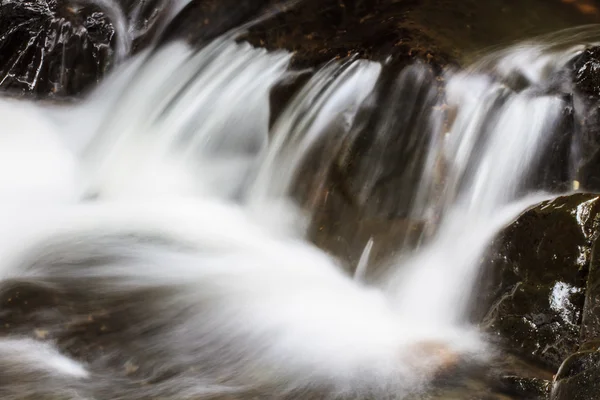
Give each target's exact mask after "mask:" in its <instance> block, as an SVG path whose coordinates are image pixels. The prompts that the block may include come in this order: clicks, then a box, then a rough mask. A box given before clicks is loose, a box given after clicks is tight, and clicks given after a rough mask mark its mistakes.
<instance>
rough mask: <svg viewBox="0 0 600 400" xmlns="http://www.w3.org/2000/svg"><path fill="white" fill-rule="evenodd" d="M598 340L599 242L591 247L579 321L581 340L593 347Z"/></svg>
mask: <svg viewBox="0 0 600 400" xmlns="http://www.w3.org/2000/svg"><path fill="white" fill-rule="evenodd" d="M598 340H600V242H599V241H598V240H596V242H595V243H594V246H593V248H592V254H591V262H590V268H589V273H588V278H587V286H586V293H585V307H584V310H583V317H582V321H581V341H582V342H584V343H586V346H587V347H589V348H593V347H594V346H595V344H596V343H597V341H598ZM595 341H596V342H595Z"/></svg>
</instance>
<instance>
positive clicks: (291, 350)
mask: <svg viewBox="0 0 600 400" xmlns="http://www.w3.org/2000/svg"><path fill="white" fill-rule="evenodd" d="M506 57H510V54H509V55H508V56H506ZM288 61H289V55H288V54H286V53H272V54H269V53H267V52H266V51H264V50H257V49H253V48H251V47H250V46H248V45H243V44H242V45H238V44H234V43H232V42H231V41H229V40H227V39H222V40H217V41H215V42H213V43H212V44H210V45H209V46H207V47H206V48H204V49H203V50H202V51H200V52H193V51H191V50H190V49H188V48H187V47H185V46H184V45H181V44H174V45H171V46H168V47H166V48H164V49H162V50H160V51H158V52H156V53H145V54H142V55H140V56H139V57H138V58H137V59H135V60H132V61H130V62H129V63H127V64H126V65H123V66H121V67H120V69H119V70H118V71H116V72H115V74H114V76H113V77H111V78H110V79H108V80H107V81H106V82H105V83H104V84H103V85H102V86H101V87H100V88H99V89H98V90H97V91H96V92H95V93H94V94H92V96H91V97H90V98H89V99H87V100H86V101H85V102H84V103H83V104H81V105H80V106H78V107H74V108H72V109H68V110H64V109H50V108H40V107H38V106H35V105H31V104H26V103H19V102H11V101H7V100H3V101H2V102H1V103H0V117H1V118H2V120H3V121H5V123H4V126H3V135H2V136H1V138H0V141H1V142H0V214H1V217H2V221H3V223H2V225H1V226H0V260H2V264H0V276H2V277H3V278H4V279H7V278H13V279H25V278H27V279H33V280H40V281H45V280H55V281H58V282H62V281H64V282H67V283H65V284H66V285H74V286H75V287H77V285H82V287H85V286H86V285H91V287H94V290H95V291H96V292H97V293H99V296H100V297H103V298H104V297H105V298H107V299H110V298H112V297H114V296H124V298H127V293H129V292H134V291H136V290H139V289H141V288H170V289H173V288H174V289H176V290H175V293H176V294H169V295H166V294H162V295H161V296H164V298H162V297H161V298H160V299H161V307H160V308H158V309H151V314H150V315H152V317H151V318H150V320H149V321H145V322H146V323H148V324H150V326H154V325H152V324H153V323H155V322H156V324H157V325H156V326H160V330H159V332H160V334H156V336H152V333H148V335H150V339H148V341H149V343H150V345H148V347H147V348H145V352H144V355H145V356H146V357H148V359H151V358H152V357H158V359H160V360H161V365H162V364H164V365H166V366H176V367H181V368H183V371H190V368H194V369H193V371H195V372H194V373H192V374H190V373H189V372H182V373H181V374H179V375H175V376H174V377H173V378H172V379H171V381H170V383H168V384H165V385H166V386H165V385H163V386H160V385H159V386H158V387H157V388H154V387H150V388H149V389H147V390H150V391H151V390H156V392H150V393H151V394H152V396H154V397H161V396H164V394H165V393H170V392H168V390H172V391H173V390H175V391H176V392H177V393H178V398H182V399H183V398H191V397H192V396H198V395H202V394H207V393H211V394H214V393H230V392H232V391H233V392H243V391H245V390H249V389H254V388H256V389H258V390H267V391H268V392H267V393H269V394H270V395H280V396H282V395H286V394H289V393H294V391H300V392H301V393H302V392H303V391H305V390H315V391H323V390H325V391H327V393H328V394H329V395H330V396H331V397H335V396H336V395H348V396H349V395H354V394H359V395H365V396H367V395H381V396H383V395H387V394H390V393H393V394H394V395H396V396H398V397H400V398H401V397H403V396H404V395H405V394H407V393H410V392H412V391H414V390H417V389H420V388H422V387H423V385H424V384H426V383H427V381H428V380H429V378H431V377H432V376H433V375H434V374H435V372H436V371H437V370H438V369H439V368H440V367H441V366H443V365H444V364H445V363H446V362H447V361H448V360H447V354H448V353H452V354H455V353H456V354H463V355H465V356H470V355H481V353H482V352H483V351H484V346H483V345H482V343H480V341H479V340H478V336H477V333H476V332H475V331H474V329H472V328H470V327H466V326H463V325H461V323H460V319H461V317H462V314H463V312H464V309H465V307H466V305H467V299H468V293H469V292H470V289H471V286H472V284H473V280H474V278H475V276H476V275H477V267H478V259H479V257H480V255H481V253H482V251H483V250H484V249H485V246H486V244H487V243H488V242H489V240H490V239H491V238H492V237H493V235H494V234H495V232H497V230H498V229H499V228H501V227H502V225H503V224H506V223H507V222H509V221H510V220H511V219H512V218H514V217H515V216H516V215H517V214H518V213H519V212H520V211H522V210H523V209H524V208H525V207H526V206H527V205H530V204H532V203H533V201H535V199H531V198H529V199H526V200H522V199H519V195H518V193H520V192H519V189H521V188H520V185H521V182H522V178H524V173H525V172H526V171H527V170H528V169H529V168H530V167H531V166H532V165H533V164H534V163H535V161H536V155H537V154H539V152H540V151H542V150H543V147H544V144H545V141H544V138H545V132H547V131H548V129H549V128H548V127H549V126H551V125H552V124H553V123H554V121H555V118H556V117H557V115H558V114H559V112H560V109H561V108H560V105H561V104H560V100H558V99H557V98H554V97H552V96H541V97H537V96H534V95H533V94H532V93H529V92H527V91H524V92H521V93H519V94H515V93H509V92H508V91H507V89H506V88H504V87H503V86H502V85H501V84H499V83H495V82H493V81H491V80H489V79H487V78H485V77H484V76H483V75H482V74H478V73H472V72H471V73H469V74H457V75H455V76H453V77H451V78H450V82H449V86H448V101H449V103H450V104H449V105H450V106H452V107H455V108H456V109H457V116H456V120H455V122H454V124H453V125H452V128H451V130H450V131H449V132H448V133H447V134H446V139H445V140H444V141H443V143H441V142H438V141H432V146H433V148H432V150H431V151H432V152H434V151H436V152H438V153H439V156H440V157H442V158H443V162H444V163H445V164H446V165H447V168H446V171H447V172H446V180H445V182H446V184H445V185H444V187H443V191H442V197H441V198H442V200H443V204H442V207H441V209H442V210H445V211H444V213H443V218H442V220H441V225H440V228H439V231H438V232H437V235H436V237H435V238H434V239H433V240H432V241H431V243H430V244H429V245H427V246H426V247H425V248H423V249H421V250H420V251H419V252H418V253H416V254H414V255H413V257H412V258H411V259H410V260H409V261H408V262H407V263H406V264H405V265H399V266H398V272H397V274H395V276H393V277H392V278H391V279H390V280H389V281H388V282H386V285H385V287H384V288H382V289H379V288H369V287H366V286H364V285H362V284H361V283H360V282H356V281H354V280H353V279H352V277H349V276H346V275H345V274H344V273H343V272H342V269H341V268H339V265H338V261H336V260H334V259H333V258H331V257H330V256H328V255H326V254H325V253H324V252H322V251H320V250H319V249H317V248H315V247H313V246H312V245H310V244H309V243H308V242H307V241H306V239H304V238H302V237H299V236H298V234H297V232H298V229H297V227H295V226H294V224H296V223H297V221H298V220H297V216H298V215H299V212H298V210H296V209H295V208H294V207H293V206H292V203H291V202H290V201H289V199H287V195H288V193H289V190H290V187H291V186H292V185H293V184H294V177H295V174H296V173H297V170H298V168H299V167H300V166H301V165H302V162H303V161H304V160H305V159H306V156H307V155H308V154H309V152H310V150H311V148H313V146H315V144H316V143H318V142H319V141H320V140H322V139H323V135H328V134H330V133H331V129H330V128H331V127H332V126H336V127H338V126H341V127H342V130H341V132H340V131H339V130H337V128H336V129H335V130H334V132H335V134H337V135H340V137H343V136H344V135H345V134H347V133H348V132H349V130H350V127H351V126H352V124H353V121H354V118H355V117H356V115H357V111H358V108H359V107H360V105H361V103H362V102H363V101H364V100H365V99H366V98H367V96H368V95H369V94H370V92H371V91H372V90H373V87H374V85H375V82H376V80H377V78H378V76H379V73H380V70H381V66H380V65H378V64H374V63H370V62H364V61H355V62H352V63H351V64H348V65H344V66H339V65H337V64H332V65H330V66H329V67H327V68H326V69H324V70H322V71H321V72H319V73H317V74H316V75H315V77H314V78H313V79H312V81H311V82H309V83H308V84H307V85H306V87H305V88H304V90H303V91H301V93H300V94H299V95H298V96H297V97H296V98H295V99H294V100H293V101H292V102H291V104H290V105H289V106H288V107H287V109H285V110H284V112H283V113H282V116H281V118H280V119H279V121H278V122H277V123H276V124H275V126H274V128H273V131H272V132H271V135H272V140H270V139H269V131H268V117H269V114H268V109H269V105H268V104H269V103H268V93H269V89H270V87H271V86H272V85H274V84H275V83H276V82H277V81H278V79H280V78H281V77H282V76H283V74H284V73H285V71H286V68H287V63H288ZM501 98H502V99H503V101H504V103H503V105H502V106H500V107H492V104H494V102H496V101H498V100H499V99H501ZM33 116H35V118H33ZM340 122H341V123H340ZM334 142H336V141H334ZM336 143H337V142H336ZM438 144H442V145H443V146H442V147H440V148H436V147H435V146H436V145H438ZM42 145H43V147H42ZM42 150H43V151H42ZM423 185H425V186H431V183H430V182H424V183H423ZM279 205H285V206H282V207H279ZM436 205H437V204H436V202H434V201H432V203H431V206H432V207H435V206H436ZM132 235H133V236H132ZM145 236H151V237H154V236H160V237H163V238H165V239H168V240H170V241H173V242H175V243H179V244H180V246H179V247H178V246H160V245H153V244H152V242H151V241H145V240H144V237H145ZM136 237H137V239H136ZM369 252H370V248H368V249H367V250H366V251H365V255H364V257H363V260H362V261H361V264H363V265H361V269H360V271H359V273H358V274H357V279H358V280H359V281H362V278H363V274H364V271H365V265H364V264H365V263H367V262H368V259H369ZM103 255H105V256H107V257H117V261H107V262H106V265H102V266H101V267H93V266H90V265H92V264H93V263H92V261H93V260H94V257H100V256H103ZM109 259H110V258H109ZM86 263H87V264H90V265H87V264H86ZM82 290H84V289H82ZM96 292H95V293H96ZM123 293H125V294H123ZM149 300H150V299H149ZM148 307H150V304H149V305H148ZM140 311H142V310H140ZM180 313H183V314H185V315H186V318H185V319H184V320H179V319H170V318H171V317H173V316H174V315H180ZM143 315H145V314H143ZM165 326H167V327H166V328H165ZM157 329H158V328H157ZM149 332H150V330H149ZM3 340H13V339H3ZM144 340H146V339H144ZM144 343H146V342H144ZM4 344H6V345H9V344H10V343H9V342H5V343H4ZM432 344H433V345H432ZM423 346H425V347H423ZM428 346H430V347H431V346H433V350H431V348H430V349H429V350H427V347H428ZM436 349H438V350H439V349H442V351H438V350H436ZM24 351H25V352H30V353H31V354H32V355H31V357H30V358H28V359H35V357H36V354H37V353H36V352H37V351H38V350H36V348H35V347H27V348H26V349H25V350H24ZM43 351H50V350H48V349H45V348H44V350H43ZM52 351H54V350H52ZM11 354H12V353H11V352H10V351H8V352H7V351H4V350H3V347H2V342H0V356H5V355H6V356H7V357H9V358H11V360H12V359H13V358H14V356H13V355H11ZM165 354H166V355H167V356H165ZM37 356H39V354H38V355H37ZM134 356H136V357H137V356H139V355H137V354H134V355H132V357H134ZM53 357H55V358H56V357H59V356H58V354H56V355H53ZM61 357H62V356H61ZM105 357H106V359H107V360H108V361H106V360H104V359H101V360H98V361H95V362H90V364H89V365H83V364H84V363H82V365H79V364H77V365H75V364H73V365H71V364H68V368H71V371H72V373H73V375H75V378H77V379H84V378H85V376H87V372H85V371H90V373H92V374H99V375H98V381H99V382H100V383H99V384H97V385H101V384H103V383H104V384H105V385H106V387H105V388H104V389H103V390H109V389H107V388H110V387H111V386H113V385H115V389H112V390H119V389H118V388H119V386H118V384H116V383H114V382H118V380H115V381H113V380H112V379H113V378H114V377H115V376H118V374H117V372H115V374H117V375H115V376H113V375H111V374H112V371H110V369H109V368H108V365H109V364H110V363H109V361H110V360H112V357H117V355H116V354H107V355H106V356H105ZM136 357H134V358H135V359H136V360H138V362H140V363H142V364H143V363H144V358H143V357H141V358H139V357H137V358H136ZM26 358H27V357H26ZM56 360H58V358H56ZM105 361H106V363H107V364H106V365H105V364H103V362H105ZM15 362H23V361H19V360H18V359H16V360H15ZM49 362H50V361H49ZM57 362H58V361H57ZM66 362H67V361H64V360H62V359H61V360H60V363H62V364H61V365H62V366H61V368H63V369H65V368H67V364H66ZM69 362H70V361H69ZM73 362H74V361H73ZM207 366H209V367H207ZM68 368H67V369H68ZM148 368H150V367H148ZM165 368H167V367H165ZM203 368H205V369H203ZM59 369H60V368H59ZM107 370H108V372H107ZM142 370H144V366H143V365H142ZM65 371H66V370H65ZM198 371H199V372H198ZM169 385H170V386H169ZM165 387H168V389H165ZM89 390H92V389H89ZM144 390H146V389H144ZM161 390H165V391H163V392H161ZM140 391H141V389H140ZM102 393H106V392H102ZM148 393H149V392H145V391H144V392H140V394H139V395H137V397H136V395H133V394H132V395H131V396H130V397H128V398H144V397H143V396H146V397H145V398H148ZM105 396H106V394H105ZM152 396H151V397H152ZM101 398H102V397H101ZM104 398H110V396H109V397H104ZM113 398H114V397H113Z"/></svg>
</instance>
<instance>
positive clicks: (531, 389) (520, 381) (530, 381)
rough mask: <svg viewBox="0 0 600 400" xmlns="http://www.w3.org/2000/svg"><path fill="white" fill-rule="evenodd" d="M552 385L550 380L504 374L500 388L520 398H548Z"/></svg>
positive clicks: (543, 399)
mask: <svg viewBox="0 0 600 400" xmlns="http://www.w3.org/2000/svg"><path fill="white" fill-rule="evenodd" d="M550 387H551V385H550V382H549V381H546V380H543V379H536V378H523V377H520V376H503V377H501V379H500V387H499V388H498V390H499V391H500V392H502V393H504V394H508V395H510V396H514V397H516V398H518V399H524V400H525V399H526V400H546V399H547V398H548V396H549V394H550Z"/></svg>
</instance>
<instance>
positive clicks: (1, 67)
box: [0, 0, 115, 96]
mask: <svg viewBox="0 0 600 400" xmlns="http://www.w3.org/2000/svg"><path fill="white" fill-rule="evenodd" d="M114 35H115V31H114V28H113V26H112V25H111V23H110V22H109V21H108V19H107V18H106V16H105V15H104V14H102V13H101V12H100V10H99V9H98V8H97V7H93V6H85V7H74V6H72V5H71V4H70V3H66V2H61V1H56V0H27V1H22V0H16V1H13V0H9V1H7V2H3V3H2V6H0V54H1V57H0V89H3V90H8V91H11V92H14V93H18V94H24V93H32V94H37V95H48V94H49V95H53V96H70V95H74V94H77V93H80V92H81V91H82V90H84V89H85V88H87V87H89V86H90V85H93V84H95V83H97V82H98V81H99V80H100V79H101V78H102V77H103V76H104V75H105V74H106V72H107V71H108V69H109V67H110V65H111V63H112V57H113V50H112V47H111V43H112V42H113V39H114Z"/></svg>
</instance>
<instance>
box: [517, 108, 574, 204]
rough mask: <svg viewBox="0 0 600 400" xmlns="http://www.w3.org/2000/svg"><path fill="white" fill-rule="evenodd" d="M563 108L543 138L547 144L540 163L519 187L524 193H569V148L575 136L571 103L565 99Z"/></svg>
mask: <svg viewBox="0 0 600 400" xmlns="http://www.w3.org/2000/svg"><path fill="white" fill-rule="evenodd" d="M565 97H566V98H565V99H564V108H563V111H562V113H561V115H560V116H559V119H558V121H557V122H556V124H554V126H552V127H551V128H549V129H548V131H547V133H546V135H547V137H548V138H549V143H548V144H547V145H546V147H545V148H544V149H543V151H540V153H541V154H540V159H539V160H538V161H537V162H536V163H535V165H534V166H533V167H532V168H531V171H530V175H529V176H528V177H527V178H526V179H525V182H524V184H523V185H522V187H523V188H524V189H525V190H526V191H527V192H529V193H530V192H531V191H535V190H539V191H544V192H549V193H556V194H560V193H565V192H568V191H569V190H571V189H572V187H573V180H574V178H575V176H574V171H573V166H572V148H573V144H574V143H573V141H574V135H575V113H574V109H573V99H572V97H571V96H565ZM523 194H526V193H523Z"/></svg>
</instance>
